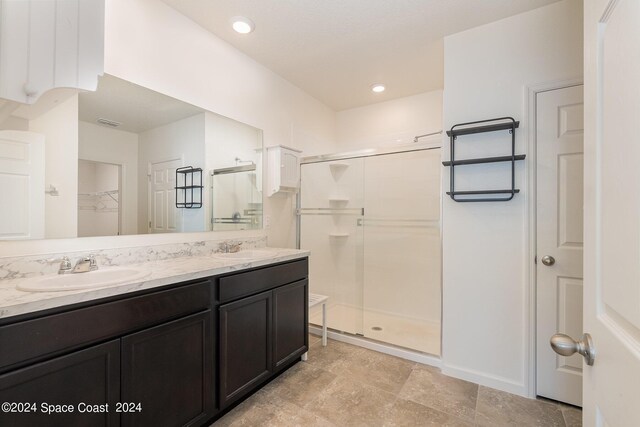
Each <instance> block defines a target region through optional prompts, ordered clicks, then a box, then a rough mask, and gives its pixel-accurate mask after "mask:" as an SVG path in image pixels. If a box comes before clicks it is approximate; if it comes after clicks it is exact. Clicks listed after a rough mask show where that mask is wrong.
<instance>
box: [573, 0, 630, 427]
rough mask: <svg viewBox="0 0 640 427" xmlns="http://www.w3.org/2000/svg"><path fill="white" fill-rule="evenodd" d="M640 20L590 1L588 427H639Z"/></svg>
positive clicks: (620, 6)
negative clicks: (590, 347) (590, 362)
mask: <svg viewBox="0 0 640 427" xmlns="http://www.w3.org/2000/svg"><path fill="white" fill-rule="evenodd" d="M639 22H640V2H639V1H637V0H612V1H610V2H605V1H588V2H585V46H586V49H585V59H586V61H585V63H586V67H585V72H586V76H585V77H586V78H585V88H586V90H585V118H586V119H585V181H584V182H585V193H584V194H585V216H584V219H585V228H584V230H585V246H584V248H585V257H584V261H585V262H584V267H585V269H584V273H585V275H584V279H585V282H584V283H585V285H584V331H585V332H587V333H590V334H591V336H592V337H593V343H594V345H595V349H596V357H595V363H594V364H593V366H585V367H584V377H583V381H584V385H583V393H584V394H583V418H584V420H583V421H584V425H586V426H594V425H595V426H612V427H613V426H615V427H625V426H634V427H635V426H640V391H638V386H639V384H640V167H638V159H639V158H640V138H639V137H638V121H639V118H640V25H638V23H639ZM574 338H577V337H574Z"/></svg>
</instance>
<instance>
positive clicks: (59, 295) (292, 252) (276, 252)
mask: <svg viewBox="0 0 640 427" xmlns="http://www.w3.org/2000/svg"><path fill="white" fill-rule="evenodd" d="M259 249H260V251H269V252H272V255H271V256H269V257H268V258H261V259H258V260H232V259H220V258H214V257H212V256H189V257H181V258H173V259H167V260H161V261H150V262H144V263H139V264H128V265H126V267H127V268H135V269H139V270H145V271H148V275H147V276H146V277H144V278H142V279H138V280H136V281H132V282H125V283H120V284H117V285H111V286H107V287H102V288H91V289H82V290H73V291H56V292H26V291H21V290H18V289H17V288H16V286H18V285H20V284H25V283H28V282H29V281H32V280H37V279H41V278H42V277H44V276H40V277H38V278H26V279H11V280H0V318H7V317H11V316H17V315H20V314H26V313H32V312H36V311H41V310H47V309H50V308H54V307H62V306H65V305H70V304H76V303H80V302H85V301H91V300H97V299H101V298H105V297H112V296H115V295H122V294H126V293H129V292H136V291H140V290H144V289H153V288H157V287H160V286H165V285H170V284H174V283H179V282H185V281H188V280H194V279H199V278H203V277H210V276H216V275H220V274H225V273H229V272H233V271H240V270H246V269H250V268H254V267H261V266H266V265H269V264H275V263H279V262H285V261H290V260H294V259H299V258H304V257H306V256H308V255H309V251H304V250H298V249H282V248H259ZM122 267H125V266H122ZM108 268H114V267H104V269H108ZM80 274H91V273H80Z"/></svg>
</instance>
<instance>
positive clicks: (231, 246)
mask: <svg viewBox="0 0 640 427" xmlns="http://www.w3.org/2000/svg"><path fill="white" fill-rule="evenodd" d="M240 246H242V242H222V243H220V245H219V247H220V251H222V252H223V253H225V254H230V253H236V252H238V251H240Z"/></svg>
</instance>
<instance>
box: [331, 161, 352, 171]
mask: <svg viewBox="0 0 640 427" xmlns="http://www.w3.org/2000/svg"><path fill="white" fill-rule="evenodd" d="M348 167H349V163H329V168H331V169H338V170H339V169H346V168H348Z"/></svg>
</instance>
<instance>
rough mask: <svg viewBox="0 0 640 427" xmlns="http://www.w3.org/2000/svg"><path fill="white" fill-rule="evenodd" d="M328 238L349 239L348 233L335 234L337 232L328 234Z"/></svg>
mask: <svg viewBox="0 0 640 427" xmlns="http://www.w3.org/2000/svg"><path fill="white" fill-rule="evenodd" d="M329 237H334V238H344V237H349V233H337V232H332V233H329Z"/></svg>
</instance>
